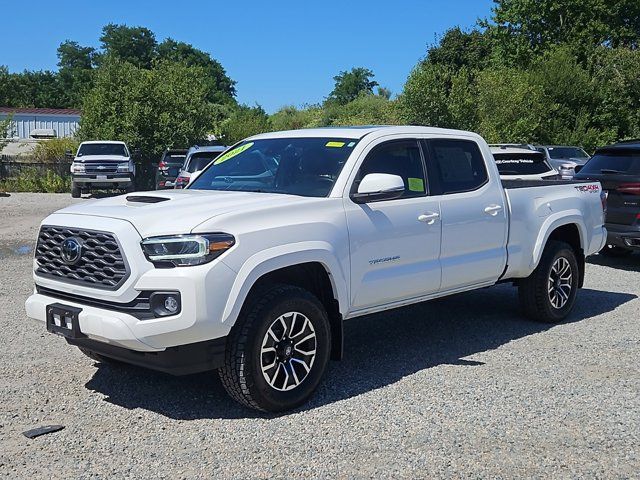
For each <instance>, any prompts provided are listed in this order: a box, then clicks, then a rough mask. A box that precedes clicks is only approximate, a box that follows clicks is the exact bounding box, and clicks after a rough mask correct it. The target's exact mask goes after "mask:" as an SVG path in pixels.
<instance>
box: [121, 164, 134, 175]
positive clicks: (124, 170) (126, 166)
mask: <svg viewBox="0 0 640 480" xmlns="http://www.w3.org/2000/svg"><path fill="white" fill-rule="evenodd" d="M132 171H133V163H132V162H127V163H119V164H118V172H120V173H127V172H132Z"/></svg>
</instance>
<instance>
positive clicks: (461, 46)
mask: <svg viewBox="0 0 640 480" xmlns="http://www.w3.org/2000/svg"><path fill="white" fill-rule="evenodd" d="M491 52H492V45H491V38H490V37H489V36H488V35H487V34H486V33H484V32H481V31H480V30H477V29H474V30H472V31H471V32H468V33H467V32H464V31H462V29H461V28H460V27H454V28H451V29H449V30H447V31H446V32H445V34H444V36H443V37H442V38H441V39H440V41H439V42H438V44H437V45H433V46H431V48H429V50H428V52H427V57H426V60H425V61H427V62H429V63H433V64H436V65H443V66H446V67H451V68H454V69H458V68H462V67H468V68H471V69H481V68H484V67H486V66H487V65H488V63H489V61H490V58H491Z"/></svg>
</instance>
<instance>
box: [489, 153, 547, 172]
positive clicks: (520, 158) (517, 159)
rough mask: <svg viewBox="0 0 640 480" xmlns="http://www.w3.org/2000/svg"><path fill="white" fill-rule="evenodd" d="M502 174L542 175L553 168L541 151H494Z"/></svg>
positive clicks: (494, 156)
mask: <svg viewBox="0 0 640 480" xmlns="http://www.w3.org/2000/svg"><path fill="white" fill-rule="evenodd" d="M493 158H495V160H496V164H497V165H498V172H500V175H540V174H542V173H548V172H551V171H553V169H552V168H551V167H550V166H549V165H548V164H547V162H546V161H545V160H544V156H543V155H542V154H541V153H537V152H531V153H494V154H493Z"/></svg>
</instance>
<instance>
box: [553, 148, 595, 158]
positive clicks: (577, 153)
mask: <svg viewBox="0 0 640 480" xmlns="http://www.w3.org/2000/svg"><path fill="white" fill-rule="evenodd" d="M548 150H549V156H550V157H551V158H553V159H557V158H589V155H587V152H585V151H584V150H583V149H581V148H579V147H549V148H548Z"/></svg>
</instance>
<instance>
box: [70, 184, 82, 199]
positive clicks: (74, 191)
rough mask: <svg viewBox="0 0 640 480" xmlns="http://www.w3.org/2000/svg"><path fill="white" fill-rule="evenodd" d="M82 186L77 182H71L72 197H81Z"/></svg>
mask: <svg viewBox="0 0 640 480" xmlns="http://www.w3.org/2000/svg"><path fill="white" fill-rule="evenodd" d="M80 193H81V192H80V186H79V185H78V184H77V183H76V182H71V198H80Z"/></svg>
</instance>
